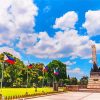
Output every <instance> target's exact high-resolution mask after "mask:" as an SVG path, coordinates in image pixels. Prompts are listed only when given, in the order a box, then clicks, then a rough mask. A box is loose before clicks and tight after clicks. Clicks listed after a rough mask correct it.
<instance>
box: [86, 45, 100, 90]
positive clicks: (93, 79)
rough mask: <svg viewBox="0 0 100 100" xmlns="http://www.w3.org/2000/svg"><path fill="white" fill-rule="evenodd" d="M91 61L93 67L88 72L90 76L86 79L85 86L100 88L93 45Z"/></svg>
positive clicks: (99, 74)
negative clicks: (86, 83)
mask: <svg viewBox="0 0 100 100" xmlns="http://www.w3.org/2000/svg"><path fill="white" fill-rule="evenodd" d="M92 62H93V68H92V69H91V72H90V78H89V81H88V85H87V88H90V89H100V69H99V68H98V66H97V57H96V46H95V45H92Z"/></svg>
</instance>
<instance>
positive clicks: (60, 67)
mask: <svg viewBox="0 0 100 100" xmlns="http://www.w3.org/2000/svg"><path fill="white" fill-rule="evenodd" d="M47 66H48V68H49V70H48V73H47V75H46V77H47V79H48V81H49V82H50V83H51V84H52V82H53V81H58V82H59V80H60V81H61V79H62V82H63V80H64V79H66V78H67V77H66V65H65V64H64V63H62V62H61V61H59V60H53V61H52V62H50V63H49V64H48V65H47ZM56 68H58V71H59V75H54V69H56ZM62 82H61V84H62Z"/></svg>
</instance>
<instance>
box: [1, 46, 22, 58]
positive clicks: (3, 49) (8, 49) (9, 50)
mask: <svg viewBox="0 0 100 100" xmlns="http://www.w3.org/2000/svg"><path fill="white" fill-rule="evenodd" d="M3 52H8V53H10V54H12V55H14V56H15V57H17V58H19V59H21V55H20V53H19V52H17V51H15V50H14V49H12V48H9V47H2V48H0V53H3Z"/></svg>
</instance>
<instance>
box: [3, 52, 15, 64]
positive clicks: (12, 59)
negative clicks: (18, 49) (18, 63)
mask: <svg viewBox="0 0 100 100" xmlns="http://www.w3.org/2000/svg"><path fill="white" fill-rule="evenodd" d="M4 61H5V62H7V63H9V64H12V65H13V64H15V59H14V58H13V57H11V56H9V55H7V54H5V55H4Z"/></svg>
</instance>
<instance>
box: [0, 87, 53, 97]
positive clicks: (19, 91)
mask: <svg viewBox="0 0 100 100" xmlns="http://www.w3.org/2000/svg"><path fill="white" fill-rule="evenodd" d="M0 91H1V93H2V95H3V96H18V95H25V94H26V92H28V94H35V93H42V91H44V92H52V91H53V89H52V88H48V87H45V88H37V92H35V88H3V89H2V90H0Z"/></svg>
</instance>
